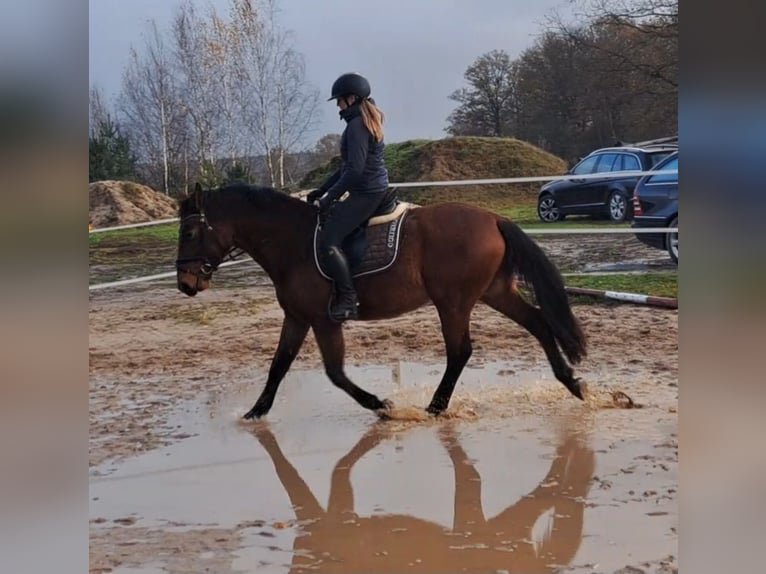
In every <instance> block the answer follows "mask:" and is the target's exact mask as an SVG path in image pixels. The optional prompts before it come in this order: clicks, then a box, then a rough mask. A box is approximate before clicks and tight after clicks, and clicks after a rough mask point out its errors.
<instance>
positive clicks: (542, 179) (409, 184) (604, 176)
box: [89, 169, 678, 233]
mask: <svg viewBox="0 0 766 574" xmlns="http://www.w3.org/2000/svg"><path fill="white" fill-rule="evenodd" d="M650 173H651V174H654V175H657V174H663V175H664V174H668V175H671V174H677V173H678V170H675V169H668V170H657V171H608V172H603V173H592V174H587V175H572V174H567V175H546V176H533V177H501V178H494V179H462V180H450V181H408V182H403V183H392V184H389V185H390V187H395V188H397V189H398V188H407V187H450V186H460V185H497V184H502V183H535V182H545V181H559V180H560V181H568V180H586V181H587V180H591V179H608V178H610V177H617V176H619V177H636V176H642V175H647V174H650ZM298 193H303V192H298ZM176 221H178V218H177V217H174V218H171V219H158V220H156V221H147V222H145V223H132V224H128V225H117V226H115V227H101V228H96V229H90V230H89V233H103V232H105V231H118V230H121V229H131V228H135V227H145V226H149V225H161V224H164V223H174V222H176Z"/></svg>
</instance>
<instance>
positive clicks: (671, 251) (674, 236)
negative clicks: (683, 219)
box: [665, 217, 678, 265]
mask: <svg viewBox="0 0 766 574" xmlns="http://www.w3.org/2000/svg"><path fill="white" fill-rule="evenodd" d="M668 227H678V218H677V217H674V218H673V221H671V222H670V223H669V224H668ZM665 246H666V247H667V248H668V255H670V258H671V259H672V260H673V263H675V264H676V265H678V231H668V233H667V235H666V236H665Z"/></svg>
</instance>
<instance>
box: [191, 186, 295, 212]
mask: <svg viewBox="0 0 766 574" xmlns="http://www.w3.org/2000/svg"><path fill="white" fill-rule="evenodd" d="M199 193H200V192H199V191H195V192H193V193H192V194H190V195H189V196H188V197H187V198H185V199H183V200H181V201H180V202H179V214H180V215H181V216H183V215H185V214H187V213H189V212H190V211H191V210H192V209H194V206H196V205H198V202H197V201H198V200H197V197H196V196H197V194H199ZM200 203H201V205H202V206H203V208H204V210H205V211H208V210H214V211H216V212H223V213H229V212H232V213H238V212H241V211H242V210H243V209H248V208H255V209H257V210H259V211H261V210H263V211H272V210H274V209H281V208H284V207H286V208H291V209H295V208H304V209H305V208H308V207H309V205H308V204H307V203H306V202H305V201H302V200H301V199H298V198H296V197H292V196H291V195H289V194H287V193H283V192H281V191H278V190H276V189H274V188H273V187H265V186H257V185H251V184H247V183H230V184H227V185H224V186H222V187H219V188H216V189H210V190H204V191H203V192H202V197H201V202H200Z"/></svg>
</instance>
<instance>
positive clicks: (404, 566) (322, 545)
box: [252, 421, 596, 574]
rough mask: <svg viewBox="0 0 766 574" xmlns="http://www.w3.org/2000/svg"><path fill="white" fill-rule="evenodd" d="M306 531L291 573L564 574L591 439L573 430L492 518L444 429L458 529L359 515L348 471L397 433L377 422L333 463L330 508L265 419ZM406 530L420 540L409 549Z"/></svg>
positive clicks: (468, 465)
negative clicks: (537, 533)
mask: <svg viewBox="0 0 766 574" xmlns="http://www.w3.org/2000/svg"><path fill="white" fill-rule="evenodd" d="M252 432H253V434H254V435H255V437H256V439H257V440H258V442H260V444H261V446H262V447H263V448H264V450H265V451H266V452H267V453H268V456H269V458H270V459H271V461H272V464H273V465H274V469H275V471H276V474H277V478H278V479H279V481H280V482H281V483H282V486H283V487H284V489H285V492H286V493H287V496H288V498H289V500H290V504H291V506H292V507H293V509H294V510H295V517H296V519H297V520H298V522H299V523H300V524H301V525H302V526H301V528H300V530H299V531H298V532H297V534H296V537H295V541H294V542H293V560H292V564H291V568H290V572H291V573H294V574H299V573H305V572H336V573H340V572H405V571H407V572H477V571H481V572H499V571H507V572H557V571H559V570H560V568H561V567H562V566H564V565H567V564H569V563H570V562H571V561H572V559H573V558H574V557H575V555H576V554H577V551H578V550H579V548H580V543H581V541H582V536H583V527H584V522H585V498H586V496H587V494H588V491H589V490H590V485H591V480H592V478H593V474H594V471H595V468H596V458H595V453H594V452H593V450H592V449H591V448H590V446H589V445H588V443H587V439H586V437H585V436H581V435H578V434H577V433H566V434H564V435H563V436H561V437H560V438H559V440H558V442H557V445H556V450H555V454H554V456H553V457H552V459H551V462H550V468H549V470H548V473H547V474H546V475H545V477H543V479H542V480H541V481H540V483H539V485H538V486H537V487H536V488H534V489H533V490H532V491H530V492H528V493H527V494H525V495H524V496H521V497H520V498H519V499H518V501H517V502H515V503H514V504H512V505H510V506H508V507H507V508H505V509H504V510H502V511H500V512H498V513H497V514H496V515H495V516H493V517H489V516H486V515H485V512H484V504H483V503H482V479H481V475H480V474H479V472H478V470H477V469H476V466H475V464H474V461H472V460H471V458H470V457H469V456H468V453H466V451H465V450H464V449H463V447H462V446H461V444H460V439H459V435H458V433H457V432H456V431H455V429H454V428H453V427H452V425H450V424H449V423H448V424H446V425H444V426H442V427H441V428H439V429H438V431H437V436H438V439H439V442H440V443H441V444H442V446H443V447H444V449H445V451H446V453H447V455H448V456H449V458H450V462H451V463H452V469H453V472H454V485H455V490H454V496H453V497H452V501H451V502H452V504H453V508H454V515H453V524H452V528H449V529H447V528H444V527H442V526H441V525H439V524H437V523H435V522H432V521H430V520H425V519H422V518H417V517H415V516H410V515H406V514H383V513H375V514H373V515H371V516H364V515H360V514H359V513H358V512H357V511H356V506H357V505H356V504H355V497H354V489H353V485H352V483H351V473H352V471H353V469H354V466H355V465H356V464H357V463H358V462H359V461H360V460H361V459H362V458H363V457H364V456H365V455H367V453H369V452H370V451H372V450H373V449H375V448H376V447H377V446H378V445H380V444H381V443H382V442H383V441H385V440H387V439H388V438H389V437H390V436H391V434H392V433H391V432H390V427H389V426H388V425H385V424H383V423H375V424H373V426H371V427H370V428H369V429H368V430H367V432H366V433H365V434H364V435H363V436H362V437H361V438H360V439H359V441H358V442H357V443H356V444H355V445H354V446H353V447H352V448H351V449H350V450H349V451H348V453H346V454H345V455H344V456H343V457H342V458H340V459H339V460H338V462H337V463H336V465H335V467H334V469H333V471H332V474H331V479H330V493H329V497H328V503H327V505H326V508H324V507H323V506H322V505H321V504H320V503H319V501H318V500H317V498H316V496H315V495H314V493H313V492H312V491H311V489H310V488H309V486H308V484H307V483H306V482H305V480H304V479H303V478H302V477H301V475H300V474H299V473H298V471H297V470H296V468H295V467H294V466H293V465H292V464H291V463H290V461H289V460H288V459H287V457H286V456H285V454H284V453H283V452H282V449H281V448H280V446H279V442H278V441H277V438H276V437H275V436H274V433H273V432H272V431H271V430H270V429H269V428H268V423H267V422H266V421H259V422H258V423H256V425H254V428H253V429H252ZM548 513H550V516H551V521H552V525H551V528H550V529H549V530H548V531H547V533H546V534H545V535H544V536H543V538H542V540H541V541H540V544H539V546H537V545H536V544H535V543H534V542H533V540H534V536H533V529H534V527H535V525H536V524H539V522H540V519H541V517H543V516H545V515H546V514H548ZM403 532H406V536H409V537H410V540H415V541H416V543H410V544H407V543H405V542H404V540H403V534H402V533H403Z"/></svg>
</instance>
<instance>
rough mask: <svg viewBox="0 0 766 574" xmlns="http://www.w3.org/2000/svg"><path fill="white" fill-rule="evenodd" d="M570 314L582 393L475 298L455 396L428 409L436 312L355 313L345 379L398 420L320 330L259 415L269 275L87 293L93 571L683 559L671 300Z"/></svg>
mask: <svg viewBox="0 0 766 574" xmlns="http://www.w3.org/2000/svg"><path fill="white" fill-rule="evenodd" d="M575 312H576V314H577V315H578V316H579V317H580V318H581V319H582V320H583V322H584V326H585V329H586V332H587V334H588V336H589V340H590V355H589V357H588V358H587V359H586V360H585V361H584V363H583V365H581V366H580V367H579V368H578V369H576V371H577V373H578V375H579V376H581V377H583V379H584V380H585V381H587V382H588V389H589V400H588V401H587V402H585V403H583V402H580V401H577V400H576V399H574V398H573V397H571V395H569V393H568V392H567V391H566V390H565V389H564V388H563V386H562V385H561V384H560V383H558V382H557V381H555V379H554V378H553V376H552V374H551V373H550V370H549V367H548V364H547V362H546V360H545V357H544V355H543V353H542V350H541V349H540V347H539V345H538V344H537V342H536V341H535V340H534V339H533V338H532V337H531V336H530V335H528V334H527V333H526V332H525V331H523V330H522V329H521V328H519V327H518V326H516V325H515V324H513V323H511V322H509V321H508V320H507V319H505V318H504V317H502V316H500V315H498V314H497V313H495V312H493V311H491V310H489V309H486V308H484V307H478V308H477V310H476V312H475V314H474V319H473V323H472V331H473V335H474V342H475V344H474V347H475V351H474V356H473V357H472V359H471V362H470V363H469V367H468V369H467V370H466V372H465V373H464V376H463V377H462V378H461V382H460V383H459V384H458V387H457V389H456V391H455V394H454V396H453V402H452V403H451V407H450V409H449V411H448V412H447V414H446V416H445V417H443V418H440V419H436V420H434V419H433V418H430V417H426V416H424V415H423V414H422V412H423V411H422V408H423V407H424V406H425V405H426V404H427V403H428V400H429V399H430V395H431V393H432V392H433V390H434V389H435V387H436V384H437V382H438V380H439V378H440V376H441V373H442V371H443V368H444V363H443V350H442V349H443V347H442V343H441V336H440V333H439V327H438V322H437V320H436V315H435V312H434V310H433V309H432V308H425V309H423V310H421V311H418V312H417V313H414V314H412V315H409V316H406V317H403V318H400V319H395V320H391V321H381V322H376V323H369V324H362V323H360V324H352V325H349V326H348V327H347V329H346V333H347V347H348V354H347V357H348V364H349V368H348V372H349V374H350V376H351V378H352V379H353V380H354V381H355V382H357V384H360V385H361V386H363V387H364V388H365V389H367V390H369V391H371V392H374V393H376V394H378V395H379V396H381V397H387V398H390V399H391V400H393V401H394V403H395V405H396V407H397V408H396V410H395V414H396V415H397V420H392V421H385V422H384V421H378V420H377V418H376V417H375V415H374V414H372V413H369V412H367V411H364V410H363V409H361V408H360V407H359V406H358V405H357V404H356V403H355V402H353V400H351V399H350V398H349V397H347V396H346V395H345V394H344V393H342V392H341V391H339V390H337V389H335V388H334V387H333V386H332V385H331V383H330V382H329V380H327V378H326V377H325V376H324V374H323V372H322V371H321V368H320V364H319V358H318V353H317V349H316V345H315V343H314V340H313V337H312V336H311V335H309V338H308V339H307V341H306V344H305V346H304V348H303V350H302V352H301V354H300V355H299V357H298V359H297V360H296V363H295V365H294V366H293V369H292V370H291V371H290V373H288V376H287V377H286V379H285V381H284V382H283V384H282V387H281V388H280V391H279V394H278V396H277V400H276V402H275V405H274V407H273V409H272V411H271V413H270V414H269V416H268V417H267V419H266V420H264V421H259V422H255V423H250V422H243V421H242V420H241V419H240V416H241V415H242V414H243V413H244V412H245V411H246V410H247V409H249V407H250V406H251V405H252V403H253V402H254V401H255V399H256V397H257V396H258V394H259V392H260V390H261V387H262V385H263V383H264V381H265V373H266V371H267V369H268V364H269V361H270V358H271V355H272V353H273V351H274V348H275V347H276V341H277V338H278V334H279V328H280V324H281V312H280V310H279V308H278V307H277V306H276V304H275V303H274V301H273V290H272V289H271V288H270V287H269V286H267V285H261V286H258V285H256V286H251V287H246V286H236V287H231V288H227V289H214V290H212V291H208V292H205V293H204V294H202V295H200V296H198V297H197V298H195V299H188V298H186V297H184V296H183V295H181V294H179V293H177V292H175V291H174V288H173V286H172V284H169V283H156V284H151V285H146V286H135V287H133V288H130V289H116V290H109V291H103V292H96V293H92V294H91V298H90V330H91V331H90V333H91V340H90V375H91V377H90V378H91V381H90V382H91V447H90V448H91V457H90V458H91V469H90V470H91V485H90V487H91V488H90V496H91V508H90V514H91V572H115V573H121V572H122V573H125V574H127V573H133V574H136V573H139V572H143V573H150V572H172V573H180V572H221V573H227V572H409V571H412V572H446V571H450V572H497V571H508V572H572V573H578V574H579V573H590V572H608V573H612V572H619V571H622V572H626V573H627V572H632V573H637V572H641V571H643V572H647V573H652V574H653V573H655V572H663V573H669V572H674V571H676V568H677V563H676V558H675V557H676V556H677V546H678V536H677V528H678V508H677V484H678V446H677V434H676V433H677V414H676V407H677V399H678V394H677V376H678V374H677V371H678V361H677V316H678V315H677V312H676V311H671V310H664V309H652V308H646V307H638V306H629V305H610V306H578V307H576V309H575ZM613 390H622V391H624V392H626V393H628V394H629V395H630V396H631V397H632V398H633V399H634V400H635V401H637V402H638V403H640V404H641V405H642V407H643V408H637V409H621V408H613V407H614V406H615V405H613V404H612V401H611V394H610V392H611V391H613ZM626 568H628V569H626ZM631 568H632V569H631Z"/></svg>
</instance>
